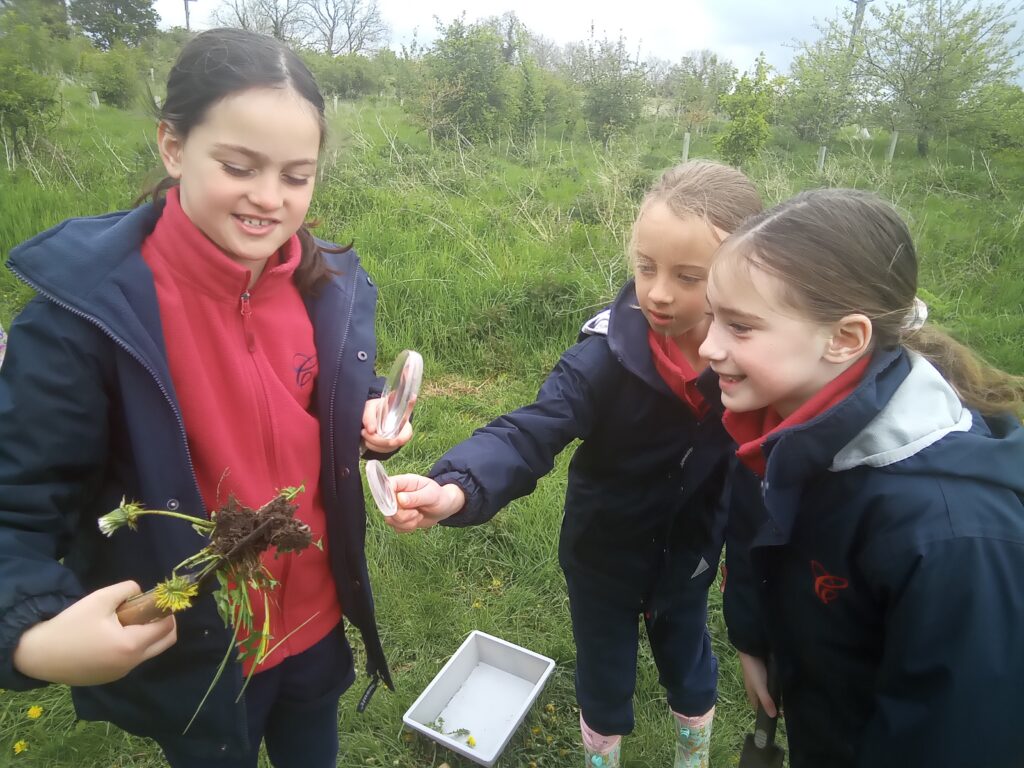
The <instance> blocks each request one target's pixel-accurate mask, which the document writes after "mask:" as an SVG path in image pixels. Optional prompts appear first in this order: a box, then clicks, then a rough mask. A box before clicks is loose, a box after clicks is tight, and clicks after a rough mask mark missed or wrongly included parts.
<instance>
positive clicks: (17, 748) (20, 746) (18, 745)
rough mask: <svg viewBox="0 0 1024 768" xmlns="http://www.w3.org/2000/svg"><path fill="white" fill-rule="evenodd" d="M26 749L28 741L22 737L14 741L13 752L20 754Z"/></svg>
mask: <svg viewBox="0 0 1024 768" xmlns="http://www.w3.org/2000/svg"><path fill="white" fill-rule="evenodd" d="M26 749H28V742H27V741H25V740H24V739H22V740H21V741H16V742H14V754H16V755H20V754H21V753H22V752H24V751H25V750H26Z"/></svg>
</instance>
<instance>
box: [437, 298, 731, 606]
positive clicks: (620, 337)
mask: <svg viewBox="0 0 1024 768" xmlns="http://www.w3.org/2000/svg"><path fill="white" fill-rule="evenodd" d="M636 303H637V300H636V291H635V290H634V287H633V282H632V281H630V282H629V283H627V284H626V285H625V287H624V288H623V289H622V291H621V292H620V293H619V295H618V297H617V298H616V300H615V302H614V304H613V305H612V306H611V308H610V309H606V310H604V311H603V312H601V313H600V314H599V315H598V316H597V317H595V318H593V319H592V320H591V321H589V322H588V323H587V324H586V325H585V326H584V328H583V332H582V334H581V335H580V340H579V342H578V343H577V344H576V345H575V346H573V347H571V348H570V349H569V350H568V351H566V352H565V354H563V355H562V357H561V359H560V360H559V361H558V364H557V365H556V366H555V368H554V370H553V371H552V372H551V374H550V375H549V376H548V378H547V379H546V380H545V382H544V384H543V385H542V386H541V388H540V392H539V393H538V395H537V399H536V401H535V402H533V403H531V404H530V405H527V406H525V407H523V408H520V409H518V410H516V411H513V412H512V413H509V414H507V415H505V416H501V417H500V418H498V419H495V420H494V421H492V422H491V423H490V424H488V425H487V426H486V427H483V428H481V429H478V430H477V431H476V432H475V433H474V434H473V435H472V437H470V438H469V439H467V440H465V441H463V442H462V443H460V444H459V445H457V446H455V447H454V448H453V449H452V450H450V451H449V452H448V453H446V454H445V455H444V456H443V457H442V458H441V459H440V460H439V461H438V462H437V464H435V465H434V467H433V469H432V470H431V472H430V474H431V476H432V477H433V478H434V479H435V480H437V481H438V482H439V483H441V484H446V483H455V484H457V485H459V486H460V487H461V488H462V490H463V491H464V492H465V494H466V505H465V507H464V508H463V510H462V511H461V512H459V513H458V514H456V515H453V516H452V517H450V518H448V519H447V520H445V521H444V524H446V525H453V526H463V525H476V524H478V523H481V522H484V521H486V520H489V519H490V518H491V517H493V516H494V515H495V514H496V513H497V512H498V511H499V510H500V509H502V508H503V507H505V506H506V505H507V504H509V503H510V502H511V501H512V500H513V499H516V498H519V497H520V496H525V495H526V494H528V493H530V492H531V491H533V489H534V487H535V486H536V483H537V480H538V479H539V478H541V477H543V476H544V475H545V474H547V473H548V472H549V471H550V470H551V468H552V466H553V465H554V460H555V456H557V455H558V453H559V452H560V451H561V450H562V449H563V448H565V447H566V446H567V445H568V444H569V443H570V442H572V441H573V440H575V439H580V440H582V443H581V444H580V446H579V447H578V448H577V450H576V453H575V455H574V456H573V458H572V461H571V463H570V466H569V477H568V486H567V488H566V494H565V515H564V518H563V522H562V532H561V537H560V540H559V560H560V563H561V565H562V568H563V569H564V571H565V572H566V575H567V577H569V578H575V579H576V581H577V583H578V584H580V585H586V586H588V587H589V588H592V589H594V590H598V591H600V592H601V593H602V595H603V596H605V597H607V599H609V600H611V599H614V600H617V601H619V604H621V605H632V606H635V607H636V609H637V610H638V611H639V610H641V609H643V610H646V611H649V612H651V613H652V615H653V614H656V613H657V611H658V609H659V606H660V605H662V604H663V603H662V602H661V600H662V599H668V597H669V595H670V594H671V592H672V591H673V590H681V589H697V590H703V591H704V592H706V591H707V588H708V587H709V586H710V584H711V582H712V581H713V580H714V577H715V571H716V563H717V562H718V557H719V553H720V552H721V547H722V528H723V527H724V526H723V520H724V516H723V515H722V514H720V507H719V499H720V495H721V490H722V484H723V482H724V476H725V472H726V470H727V464H728V454H729V446H730V445H731V440H730V438H729V436H728V435H727V434H726V432H725V430H724V429H723V428H722V425H721V421H720V419H719V418H718V417H717V416H714V415H712V416H710V417H707V418H705V419H703V420H700V421H698V420H697V419H695V418H694V417H693V415H692V413H691V411H690V409H689V408H688V407H687V406H686V404H684V403H683V402H682V401H681V400H679V398H678V397H676V395H675V394H673V392H672V391H671V390H670V389H669V388H668V385H667V384H666V383H665V382H664V380H663V379H662V378H661V375H660V374H659V373H658V371H657V370H656V369H655V367H654V362H653V360H652V357H651V351H650V347H649V345H648V341H647V331H648V328H649V326H648V324H647V320H646V319H645V318H644V316H643V314H642V313H641V312H640V310H639V309H637V308H636ZM702 560H703V564H702ZM694 576H696V578H692V579H691V577H694ZM666 590H667V591H666Z"/></svg>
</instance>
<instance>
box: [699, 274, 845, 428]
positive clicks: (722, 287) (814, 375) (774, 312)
mask: <svg viewBox="0 0 1024 768" xmlns="http://www.w3.org/2000/svg"><path fill="white" fill-rule="evenodd" d="M707 303H708V305H709V306H710V314H709V316H710V318H711V323H710V326H709V328H708V332H707V338H706V339H705V340H704V343H703V344H702V345H701V347H700V356H701V357H702V358H704V359H705V360H707V361H708V364H709V365H710V367H711V369H712V370H714V371H715V373H717V374H718V378H719V383H720V384H721V389H722V404H723V405H724V406H725V407H726V408H728V409H729V410H730V411H734V412H743V411H754V410H758V409H761V408H765V407H768V406H772V407H774V408H775V410H776V411H778V413H779V414H780V415H781V416H782V417H783V418H785V417H787V416H789V415H790V414H791V413H793V411H795V410H796V409H797V408H799V407H800V406H801V405H803V404H804V403H805V402H807V400H808V399H810V398H811V396H812V395H814V394H815V393H816V392H817V391H818V390H820V389H821V388H822V387H823V386H825V384H827V383H828V382H829V381H831V380H832V379H834V378H835V377H836V376H837V375H839V373H840V372H842V370H843V369H844V368H845V367H846V366H847V365H848V364H849V360H848V356H845V355H840V356H839V357H835V356H834V354H833V353H834V346H835V344H836V333H835V329H834V328H832V327H831V326H828V325H823V324H821V323H817V322H814V321H811V320H809V319H807V318H805V317H802V316H801V315H800V313H799V312H798V310H796V309H794V308H792V307H791V306H789V305H788V304H787V303H786V302H785V301H784V300H783V285H782V283H781V282H780V281H779V280H778V278H776V277H773V276H771V275H769V274H768V273H766V272H764V271H763V270H762V269H760V268H758V267H757V266H756V263H751V262H749V261H748V260H747V259H745V258H742V257H735V256H732V255H730V257H729V258H727V259H726V260H725V261H724V262H722V261H720V262H718V263H716V265H715V268H714V269H713V270H712V274H711V277H710V279H709V281H708V294H707ZM833 358H834V359H833Z"/></svg>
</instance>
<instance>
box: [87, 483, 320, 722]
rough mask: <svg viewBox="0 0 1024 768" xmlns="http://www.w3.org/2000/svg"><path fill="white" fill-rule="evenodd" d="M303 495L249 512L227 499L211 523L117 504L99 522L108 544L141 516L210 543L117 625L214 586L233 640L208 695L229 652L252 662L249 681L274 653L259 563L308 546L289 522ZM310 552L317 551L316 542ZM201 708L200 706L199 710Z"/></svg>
mask: <svg viewBox="0 0 1024 768" xmlns="http://www.w3.org/2000/svg"><path fill="white" fill-rule="evenodd" d="M304 490H305V489H304V487H303V486H299V487H297V488H283V489H281V490H280V491H279V492H278V494H277V496H275V497H274V498H273V499H271V500H270V501H268V502H267V503H266V504H264V505H263V506H262V507H260V508H259V509H250V508H248V507H246V506H244V505H242V504H240V503H239V502H238V500H237V499H235V497H234V496H229V497H228V500H227V503H226V504H224V505H223V506H221V507H220V508H219V509H217V510H214V511H213V512H212V513H211V515H210V519H209V520H203V519H201V518H196V517H192V516H190V515H186V514H182V513H180V512H172V511H170V510H166V509H144V508H142V507H141V506H140V505H138V504H133V503H130V502H127V501H126V500H122V502H121V506H119V507H118V508H117V509H115V510H113V511H112V512H109V513H108V514H106V515H104V516H103V517H101V518H100V519H99V528H100V531H102V532H103V533H104V534H105V535H107V536H112V535H114V533H115V532H116V531H117V530H119V529H120V528H122V527H127V528H129V529H131V530H136V529H137V527H138V524H139V518H141V517H143V516H145V515H162V516H165V517H173V518H178V519H181V520H184V521H187V522H188V523H189V524H191V526H192V527H193V528H194V529H195V530H196V531H197V532H198V533H200V534H201V535H203V536H206V537H207V538H208V539H209V542H210V543H209V544H207V545H206V546H204V547H203V548H202V549H200V550H199V551H198V552H196V553H195V554H194V555H192V556H191V557H188V558H186V559H185V560H183V561H182V562H180V563H178V565H176V566H175V567H174V568H173V569H171V574H170V576H168V577H167V578H166V579H164V580H163V581H161V582H159V583H158V584H157V585H156V586H155V587H153V589H151V590H149V591H148V592H145V593H143V594H141V595H137V596H135V597H133V598H131V599H129V600H127V601H125V602H124V603H122V604H121V606H120V607H119V608H118V611H117V615H118V618H119V620H120V621H121V623H122V624H124V625H131V624H146V623H148V622H151V621H156V620H159V619H161V618H163V617H165V616H168V615H171V614H173V613H175V612H177V611H181V610H184V609H186V608H189V607H190V606H191V605H192V601H193V599H194V598H195V597H196V596H197V595H198V594H199V590H200V587H201V586H202V585H203V584H205V583H206V582H207V581H208V580H210V579H216V581H217V583H218V586H217V588H216V590H215V591H214V599H215V601H216V604H217V612H218V613H219V614H220V616H221V618H222V619H223V620H224V624H225V626H229V627H232V628H233V636H232V645H231V647H229V648H228V653H227V654H226V655H225V657H224V660H223V661H222V662H221V665H220V668H219V669H218V670H217V673H216V675H215V677H214V679H213V682H212V683H211V684H210V690H212V689H213V686H214V685H216V682H217V680H218V679H219V678H220V675H221V674H222V672H223V671H224V668H225V666H226V664H227V662H228V660H229V658H230V656H231V650H232V648H234V647H237V649H238V656H239V660H247V659H252V660H253V664H252V666H251V668H250V675H251V674H252V673H253V672H254V671H255V670H256V668H257V667H258V666H259V665H260V664H261V663H262V662H263V660H264V659H266V658H267V657H268V656H269V655H270V654H271V653H272V652H273V651H274V647H271V645H270V640H271V637H272V635H271V627H270V626H269V622H270V613H271V612H270V610H269V600H270V597H269V593H270V592H271V591H272V590H273V589H274V588H275V587H276V586H277V582H276V581H275V580H274V578H273V576H272V575H271V574H270V572H269V571H268V570H267V568H266V567H265V566H264V565H263V563H262V561H261V559H260V558H261V555H262V554H263V553H264V552H266V551H268V550H269V549H270V548H271V547H273V548H274V549H275V550H276V553H277V554H278V555H280V554H284V553H287V552H301V551H302V550H304V549H305V548H306V547H308V546H309V545H310V544H311V543H313V542H312V534H311V531H310V529H309V526H307V525H306V524H305V523H303V522H302V521H300V520H298V519H296V518H295V512H296V510H297V509H298V505H297V504H295V503H293V500H294V499H295V497H296V496H297V495H298V494H299V493H302V492H303V491H304ZM316 546H320V543H319V542H316ZM253 597H256V598H257V599H262V600H263V603H264V605H263V608H264V610H263V617H264V621H263V625H262V626H261V627H255V626H254V621H253V617H254V612H253V607H252V600H253ZM310 618H312V617H310ZM275 647H276V646H275ZM207 695H209V690H208V691H207ZM205 700H206V699H205V697H204V699H203V701H204V702H205ZM202 704H203V702H200V704H199V708H202ZM196 712H197V713H198V709H197V710H196ZM193 719H194V716H193Z"/></svg>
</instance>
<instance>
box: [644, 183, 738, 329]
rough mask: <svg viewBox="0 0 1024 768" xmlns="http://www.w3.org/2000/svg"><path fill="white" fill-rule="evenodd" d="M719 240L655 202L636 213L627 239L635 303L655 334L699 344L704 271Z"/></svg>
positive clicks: (714, 231) (719, 235) (714, 232)
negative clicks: (629, 240)
mask: <svg viewBox="0 0 1024 768" xmlns="http://www.w3.org/2000/svg"><path fill="white" fill-rule="evenodd" d="M725 235H726V233H725V232H723V231H722V230H720V229H718V228H717V227H714V226H713V225H711V224H709V223H708V222H706V221H705V220H704V219H702V218H700V217H698V216H685V217H680V216H678V215H677V214H676V213H674V212H673V211H672V209H671V208H669V206H668V205H667V204H666V203H664V202H663V201H660V200H655V201H653V202H651V203H649V204H648V205H647V206H646V207H645V208H644V209H643V210H642V212H641V214H640V218H639V220H638V221H637V223H636V230H635V233H634V239H633V253H632V256H633V273H634V276H635V278H636V298H637V303H638V304H639V305H640V311H641V312H643V315H644V317H645V318H647V322H648V324H650V326H651V328H653V329H654V331H655V332H657V333H660V334H664V335H666V336H670V337H673V338H676V339H680V338H685V337H697V338H696V339H695V340H696V341H698V342H699V341H700V338H703V334H704V329H705V326H706V317H705V314H704V310H705V301H704V296H705V291H706V287H707V279H708V270H709V269H710V268H711V259H712V257H713V256H714V253H715V250H716V249H717V248H718V244H719V242H721V240H722V239H723V238H724V237H725Z"/></svg>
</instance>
